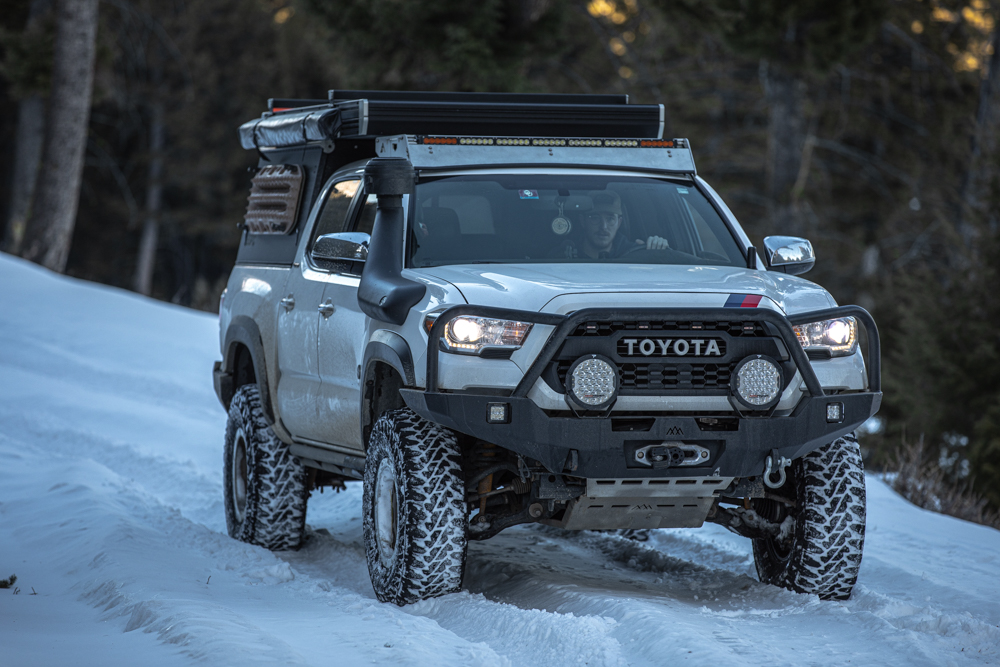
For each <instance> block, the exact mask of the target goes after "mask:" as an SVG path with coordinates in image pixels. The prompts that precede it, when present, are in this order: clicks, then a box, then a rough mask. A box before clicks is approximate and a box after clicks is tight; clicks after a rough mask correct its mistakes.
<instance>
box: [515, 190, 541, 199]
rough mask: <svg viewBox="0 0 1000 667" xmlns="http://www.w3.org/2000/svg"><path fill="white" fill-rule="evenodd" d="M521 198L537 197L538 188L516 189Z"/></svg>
mask: <svg viewBox="0 0 1000 667" xmlns="http://www.w3.org/2000/svg"><path fill="white" fill-rule="evenodd" d="M517 194H518V195H519V196H520V197H521V199H538V190H518V191H517Z"/></svg>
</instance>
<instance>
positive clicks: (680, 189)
mask: <svg viewBox="0 0 1000 667" xmlns="http://www.w3.org/2000/svg"><path fill="white" fill-rule="evenodd" d="M677 192H679V193H680V194H682V195H686V194H687V193H688V189H687V188H682V187H680V186H677Z"/></svg>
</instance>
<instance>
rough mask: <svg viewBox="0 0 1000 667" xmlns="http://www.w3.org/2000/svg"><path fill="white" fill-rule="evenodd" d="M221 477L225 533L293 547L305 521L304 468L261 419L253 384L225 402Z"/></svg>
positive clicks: (278, 546) (275, 547)
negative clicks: (227, 415) (223, 488)
mask: <svg viewBox="0 0 1000 667" xmlns="http://www.w3.org/2000/svg"><path fill="white" fill-rule="evenodd" d="M223 459H224V470H223V479H224V482H223V484H224V487H225V505H226V528H228V530H229V536H230V537H233V538H235V539H237V540H240V541H242V542H248V543H250V544H256V545H258V546H262V547H264V548H265V549H271V550H274V551H280V550H284V549H297V548H299V546H300V545H301V544H302V535H303V533H304V532H305V525H306V501H307V498H308V492H307V490H306V470H305V467H303V465H302V464H301V463H300V462H299V460H298V459H297V458H296V457H294V456H292V454H291V452H290V451H289V450H288V445H286V444H285V443H283V442H282V441H281V440H279V439H278V437H277V436H276V435H275V434H274V431H273V430H271V428H270V427H269V426H268V425H267V421H266V420H265V419H264V411H263V409H262V408H261V404H260V393H259V390H258V388H257V386H256V385H243V386H242V387H240V389H239V391H237V392H236V395H235V396H234V397H233V400H232V403H230V405H229V422H228V423H227V424H226V445H225V452H224V456H223Z"/></svg>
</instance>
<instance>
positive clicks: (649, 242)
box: [639, 236, 670, 250]
mask: <svg viewBox="0 0 1000 667" xmlns="http://www.w3.org/2000/svg"><path fill="white" fill-rule="evenodd" d="M639 243H642V241H639ZM669 247H670V244H669V243H667V240H666V239H665V238H663V237H662V236H650V237H649V238H648V239H646V250H663V249H665V248H669Z"/></svg>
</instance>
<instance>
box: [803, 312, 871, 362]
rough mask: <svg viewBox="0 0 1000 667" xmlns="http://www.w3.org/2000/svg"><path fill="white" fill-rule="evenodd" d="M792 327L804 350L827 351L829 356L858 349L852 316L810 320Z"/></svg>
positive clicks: (843, 354) (856, 329)
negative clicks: (818, 320) (816, 320)
mask: <svg viewBox="0 0 1000 667" xmlns="http://www.w3.org/2000/svg"><path fill="white" fill-rule="evenodd" d="M792 328H793V329H794V330H795V337H796V338H798V339H799V343H800V344H801V345H802V349H803V350H805V351H806V352H813V351H816V352H820V353H822V352H828V353H829V354H830V356H831V357H846V356H848V355H851V354H854V352H855V351H856V350H857V349H858V323H857V320H855V319H854V318H853V317H841V318H838V319H836V320H823V321H822V322H810V323H809V324H800V325H798V326H795V327H792Z"/></svg>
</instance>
